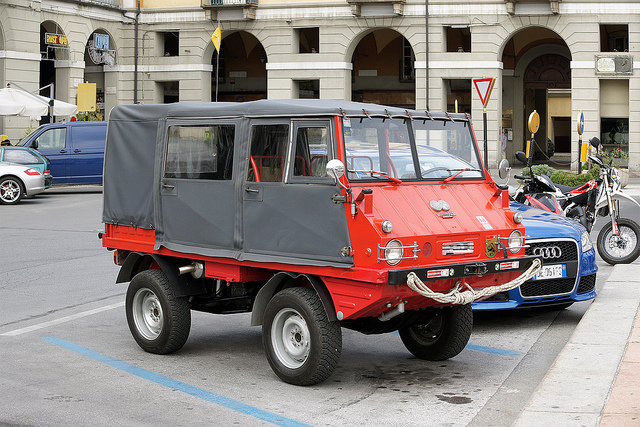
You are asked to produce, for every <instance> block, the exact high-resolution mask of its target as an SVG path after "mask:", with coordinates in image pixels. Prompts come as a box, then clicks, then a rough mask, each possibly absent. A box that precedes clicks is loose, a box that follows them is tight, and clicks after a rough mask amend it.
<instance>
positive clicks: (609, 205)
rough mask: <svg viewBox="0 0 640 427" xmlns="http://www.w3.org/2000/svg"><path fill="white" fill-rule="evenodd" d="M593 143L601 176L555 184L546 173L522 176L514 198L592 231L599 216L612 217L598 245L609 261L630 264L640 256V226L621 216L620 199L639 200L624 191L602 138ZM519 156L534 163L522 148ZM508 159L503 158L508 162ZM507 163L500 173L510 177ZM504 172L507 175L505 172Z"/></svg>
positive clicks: (525, 161) (601, 232)
mask: <svg viewBox="0 0 640 427" xmlns="http://www.w3.org/2000/svg"><path fill="white" fill-rule="evenodd" d="M589 142H590V143H591V145H592V146H593V147H594V148H595V149H596V154H595V155H590V156H589V159H590V160H591V161H592V162H593V163H595V164H596V165H598V166H599V167H600V176H599V178H596V179H593V180H591V181H589V182H587V183H585V184H583V185H580V186H578V187H569V186H565V185H560V184H554V183H553V182H552V181H551V178H550V177H549V176H546V175H533V174H532V175H531V176H518V175H514V178H516V179H519V180H522V181H523V185H522V186H521V187H520V188H519V189H518V190H516V191H515V193H514V194H513V199H514V200H516V201H518V202H520V203H524V204H528V205H531V206H534V207H537V208H540V209H544V210H546V211H549V212H554V213H557V214H560V215H564V216H566V217H568V218H572V219H575V220H576V221H578V222H580V223H581V224H582V225H583V226H584V227H585V228H586V229H587V231H588V232H589V233H590V232H591V230H592V228H593V224H594V223H595V221H596V218H597V217H607V216H608V217H609V219H610V221H609V222H608V223H607V224H606V225H605V226H604V227H602V229H601V230H600V232H599V233H598V238H597V240H596V247H597V249H598V253H599V254H600V257H601V258H602V259H603V260H604V261H606V262H607V263H609V264H612V265H615V264H629V263H632V262H633V261H635V260H636V259H637V258H638V256H640V226H639V225H638V224H637V223H636V222H635V221H633V220H631V219H629V218H620V208H619V205H620V201H621V200H627V201H630V202H633V203H635V204H636V205H637V206H638V207H640V203H638V202H637V201H636V200H635V199H633V198H632V197H631V196H628V195H626V194H624V193H623V192H622V190H621V188H622V185H621V181H620V176H619V174H618V171H617V170H616V168H614V167H613V166H612V165H611V162H609V164H606V163H605V162H604V161H603V160H602V157H601V156H600V154H599V153H598V148H599V146H600V140H599V139H598V138H592V139H591V140H590V141H589ZM516 158H517V159H518V160H519V161H521V162H523V163H525V164H527V165H528V166H529V167H530V166H531V164H530V163H531V159H527V157H526V155H525V154H524V153H523V152H521V151H519V152H517V153H516ZM504 161H505V160H503V162H504ZM507 169H509V166H508V162H507V163H506V165H503V164H501V166H500V168H499V172H498V173H499V175H500V177H501V178H504V176H507V177H508V174H507ZM503 175H504V176H503Z"/></svg>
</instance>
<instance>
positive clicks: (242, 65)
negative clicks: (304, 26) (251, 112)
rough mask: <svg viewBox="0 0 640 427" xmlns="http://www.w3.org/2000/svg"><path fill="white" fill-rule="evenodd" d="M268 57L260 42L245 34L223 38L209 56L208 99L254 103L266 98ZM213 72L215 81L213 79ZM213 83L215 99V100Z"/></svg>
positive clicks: (237, 32)
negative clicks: (210, 69)
mask: <svg viewBox="0 0 640 427" xmlns="http://www.w3.org/2000/svg"><path fill="white" fill-rule="evenodd" d="M266 63H267V54H266V52H265V50H264V47H262V44H261V43H260V41H259V40H258V39H257V38H256V37H255V36H253V35H252V34H250V33H248V32H246V31H236V32H234V33H231V34H229V35H226V36H225V37H224V38H223V39H222V42H221V43H220V58H219V59H218V52H216V51H215V49H214V51H213V55H212V56H211V65H212V67H213V72H212V73H211V100H212V101H221V102H236V101H254V100H256V99H265V98H266V97H267V67H266ZM216 69H218V73H217V75H218V78H217V79H216ZM216 83H217V85H218V87H217V93H218V97H217V99H216Z"/></svg>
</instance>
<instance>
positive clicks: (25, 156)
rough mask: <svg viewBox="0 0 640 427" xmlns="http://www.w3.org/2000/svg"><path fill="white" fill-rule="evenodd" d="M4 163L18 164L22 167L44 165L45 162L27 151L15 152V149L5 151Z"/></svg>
mask: <svg viewBox="0 0 640 427" xmlns="http://www.w3.org/2000/svg"><path fill="white" fill-rule="evenodd" d="M3 161H5V162H12V163H18V164H21V165H35V164H42V163H44V161H43V160H42V159H41V158H40V157H38V156H36V155H35V154H32V153H30V152H29V151H27V150H13V149H5V150H4V157H3Z"/></svg>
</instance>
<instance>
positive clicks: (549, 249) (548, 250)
mask: <svg viewBox="0 0 640 427" xmlns="http://www.w3.org/2000/svg"><path fill="white" fill-rule="evenodd" d="M533 254H534V255H536V256H541V257H542V258H544V259H554V258H560V257H561V256H562V250H560V248H559V247H557V246H543V247H540V248H535V249H534V250H533Z"/></svg>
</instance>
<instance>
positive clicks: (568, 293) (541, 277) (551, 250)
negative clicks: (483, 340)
mask: <svg viewBox="0 0 640 427" xmlns="http://www.w3.org/2000/svg"><path fill="white" fill-rule="evenodd" d="M510 207H511V210H513V211H514V212H520V213H522V215H523V217H524V219H523V221H522V223H523V224H524V226H525V231H526V233H527V239H526V245H527V246H528V247H527V248H526V254H527V255H539V256H541V257H542V259H543V261H544V262H543V268H542V270H541V271H540V273H538V275H537V276H536V277H534V278H533V279H532V280H529V281H527V282H525V283H523V284H522V286H520V287H518V288H515V289H513V290H511V291H508V292H500V293H498V294H496V295H493V296H492V297H489V298H488V299H486V300H484V301H481V302H476V303H473V309H474V310H503V309H512V308H523V307H541V306H555V307H557V308H565V307H568V306H570V305H571V304H573V303H574V302H577V301H586V300H589V299H593V298H595V296H596V273H597V271H598V267H597V266H596V253H595V250H594V248H593V245H592V244H591V239H590V238H589V233H587V230H586V229H585V228H584V227H583V226H582V225H581V224H580V223H578V222H577V221H574V220H572V219H568V218H565V217H563V216H560V215H556V214H554V213H551V212H547V211H543V210H540V209H536V208H532V207H530V206H525V205H523V204H521V203H518V202H510Z"/></svg>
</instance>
